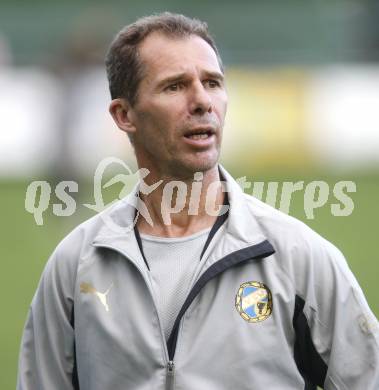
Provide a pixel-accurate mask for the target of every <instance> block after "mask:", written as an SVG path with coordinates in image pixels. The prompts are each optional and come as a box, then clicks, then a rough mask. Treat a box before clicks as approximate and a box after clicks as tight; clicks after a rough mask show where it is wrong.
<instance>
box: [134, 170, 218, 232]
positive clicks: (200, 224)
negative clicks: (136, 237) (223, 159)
mask: <svg viewBox="0 0 379 390" xmlns="http://www.w3.org/2000/svg"><path fill="white" fill-rule="evenodd" d="M158 176H159V175H157V174H155V173H154V172H150V173H149V175H148V176H147V177H146V178H144V179H143V180H144V184H142V185H141V191H140V198H141V199H142V201H143V202H144V204H145V205H146V207H147V210H148V212H149V215H150V217H151V220H152V225H150V224H149V223H148V222H147V221H146V220H145V219H144V218H143V217H141V216H140V218H139V219H138V221H137V228H138V230H139V231H140V232H141V233H145V234H150V235H155V236H163V237H179V236H186V235H190V234H194V233H196V232H198V231H201V230H204V229H207V228H209V227H211V226H213V224H214V223H215V221H216V219H217V210H218V209H219V208H220V206H221V205H222V204H223V202H224V193H223V188H222V183H221V181H220V175H219V172H218V167H217V166H215V167H213V168H212V169H210V170H208V171H205V172H201V173H197V174H195V175H192V177H186V178H180V179H179V178H177V177H172V176H169V175H166V176H163V177H162V176H161V177H158ZM159 181H161V184H160V185H159V186H158V187H157V188H156V189H155V190H153V191H151V192H149V189H148V188H149V187H150V188H151V186H153V185H154V184H155V183H158V182H159ZM145 184H146V186H145Z"/></svg>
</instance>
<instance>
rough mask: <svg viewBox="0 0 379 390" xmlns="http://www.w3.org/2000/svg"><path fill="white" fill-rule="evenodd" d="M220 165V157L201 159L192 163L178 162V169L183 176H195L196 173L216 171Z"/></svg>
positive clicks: (191, 161)
mask: <svg viewBox="0 0 379 390" xmlns="http://www.w3.org/2000/svg"><path fill="white" fill-rule="evenodd" d="M217 164H218V156H217V157H214V158H199V159H194V160H190V161H188V160H187V161H181V162H180V163H179V162H178V164H177V168H178V169H179V172H180V173H181V174H184V175H186V176H189V175H190V176H193V174H194V173H196V172H207V171H210V170H212V169H214V168H215V167H216V166H217Z"/></svg>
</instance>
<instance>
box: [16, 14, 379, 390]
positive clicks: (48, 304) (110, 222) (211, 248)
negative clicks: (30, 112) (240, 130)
mask: <svg viewBox="0 0 379 390" xmlns="http://www.w3.org/2000/svg"><path fill="white" fill-rule="evenodd" d="M107 72H108V78H109V83H110V90H111V95H112V99H113V100H112V102H111V104H110V113H111V114H112V117H113V118H114V120H115V122H116V124H117V125H118V127H119V128H120V129H121V130H123V131H125V132H126V133H127V134H128V135H129V137H130V139H131V142H132V144H133V147H134V150H135V154H136V158H137V162H138V166H139V167H140V168H146V169H148V170H149V174H148V175H147V176H146V177H145V178H144V181H141V182H140V183H139V185H138V186H137V187H136V188H135V190H134V191H133V192H132V194H131V195H129V196H128V197H127V198H125V199H124V200H122V201H120V202H118V203H117V204H115V205H114V206H112V207H111V208H110V209H107V210H105V211H104V212H103V213H101V214H100V215H97V216H95V217H93V218H92V219H90V220H89V221H87V222H85V223H83V224H82V225H80V226H79V227H78V228H76V229H75V230H74V231H73V232H72V233H71V234H69V235H68V236H67V237H66V238H65V239H64V240H63V241H62V242H61V243H60V244H59V245H58V247H57V249H56V250H55V251H54V253H53V254H52V256H51V258H50V260H49V262H48V264H47V266H46V269H45V271H44V273H43V276H42V279H41V282H40V285H39V287H38V290H37V292H36V295H35V297H34V299H33V302H32V305H31V309H30V312H29V317H28V320H27V324H26V327H25V331H24V336H23V341H22V348H21V355H20V364H19V377H18V389H19V390H26V389H28V390H30V389H36V390H37V389H38V390H51V389H62V390H65V389H78V388H80V389H82V390H97V389H99V390H100V389H101V390H106V389H112V390H118V389H136V390H137V389H154V390H155V389H186V390H199V389H201V390H203V389H204V390H215V389H217V390H220V389H225V390H230V389H233V388H234V389H239V390H242V389H270V390H274V389H280V390H294V389H299V390H300V389H315V388H316V386H317V385H319V386H320V387H323V388H325V389H330V390H332V389H333V390H335V389H339V390H342V389H349V390H374V389H378V388H379V348H378V343H379V332H378V322H377V320H376V318H375V317H374V315H373V314H372V312H371V311H370V309H369V308H368V305H367V303H366V301H365V298H364V296H363V294H362V291H361V289H360V288H359V286H358V284H357V282H356V280H355V279H354V277H353V275H352V274H351V272H350V270H349V269H348V267H347V265H346V262H345V259H344V257H343V255H342V254H341V253H340V252H339V250H338V249H336V248H335V247H334V246H333V245H332V244H330V243H329V242H328V241H326V240H325V239H323V238H321V237H320V236H319V235H318V234H316V233H315V232H313V231H312V230H311V229H309V228H307V227H306V226H305V225H304V224H302V223H301V222H299V221H297V220H295V219H294V218H291V217H289V216H287V215H285V214H283V213H281V212H279V211H277V210H275V209H273V208H271V207H269V206H267V205H265V204H264V203H262V202H260V201H258V200H256V199H254V198H252V197H250V196H247V195H245V194H243V192H242V191H241V189H240V188H239V186H238V185H237V183H236V182H235V181H234V180H233V178H232V177H231V176H230V175H229V174H228V173H227V172H226V171H225V169H224V168H222V167H221V166H219V165H218V158H219V153H220V145H221V138H222V128H223V124H224V117H225V113H226V107H227V94H226V91H225V85H224V74H223V68H222V63H221V60H220V57H219V55H218V52H217V49H216V46H215V43H214V41H213V40H212V38H211V37H210V35H209V33H208V31H207V28H206V25H205V24H204V23H201V22H199V21H197V20H192V19H189V18H186V17H184V16H181V15H175V14H169V13H164V14H161V15H156V16H151V17H147V18H142V19H140V20H138V21H136V22H135V23H134V24H132V25H130V26H127V27H126V28H125V29H124V30H123V31H121V32H120V33H119V34H118V35H117V37H116V38H115V40H114V42H113V43H112V45H111V47H110V50H109V53H108V56H107ZM183 194H184V195H183ZM178 202H182V206H181V207H176V204H177V203H178ZM133 205H134V207H133ZM140 205H144V206H145V211H146V210H147V213H145V215H148V216H150V220H149V221H148V219H149V218H143V217H142V216H141V215H142V213H138V212H137V213H136V210H141V208H140ZM173 210H175V212H173ZM225 211H226V212H225ZM134 221H136V225H135V227H134V229H133V224H134ZM116 227H118V228H119V229H117V228H116Z"/></svg>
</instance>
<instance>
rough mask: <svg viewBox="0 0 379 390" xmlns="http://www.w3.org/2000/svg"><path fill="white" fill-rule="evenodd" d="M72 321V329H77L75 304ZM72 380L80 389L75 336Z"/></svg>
mask: <svg viewBox="0 0 379 390" xmlns="http://www.w3.org/2000/svg"><path fill="white" fill-rule="evenodd" d="M70 323H71V326H72V329H73V330H75V314H74V306H72V311H71V319H70ZM71 382H72V386H73V388H74V390H80V388H79V378H78V366H77V362H76V345H75V336H74V367H73V369H72V378H71Z"/></svg>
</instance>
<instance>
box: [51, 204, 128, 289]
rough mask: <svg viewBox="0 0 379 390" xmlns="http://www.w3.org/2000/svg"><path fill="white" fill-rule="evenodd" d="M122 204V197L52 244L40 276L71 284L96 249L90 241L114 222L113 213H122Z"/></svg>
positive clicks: (123, 205) (123, 207)
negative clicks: (55, 244)
mask: <svg viewBox="0 0 379 390" xmlns="http://www.w3.org/2000/svg"><path fill="white" fill-rule="evenodd" d="M125 208H126V204H125V202H124V201H123V200H121V201H118V202H116V203H115V204H114V205H112V206H110V207H109V208H107V209H105V210H103V211H102V212H100V213H98V214H96V215H94V216H93V217H91V218H89V219H88V220H86V221H84V222H82V223H80V224H79V225H78V226H76V227H75V228H74V229H73V230H72V231H71V232H70V233H68V234H67V235H66V236H65V237H64V238H63V239H62V240H61V241H60V242H59V243H58V245H57V246H56V248H55V250H54V251H53V253H52V254H51V256H50V258H49V259H48V262H47V264H46V267H45V270H44V276H45V277H49V278H53V279H55V280H56V281H58V280H61V281H63V283H65V284H72V285H74V284H75V279H76V274H77V272H78V270H79V268H80V267H81V265H83V264H84V263H86V262H88V261H90V259H91V258H93V253H94V251H95V250H96V249H95V247H94V246H93V241H94V239H95V238H96V236H98V235H99V234H102V232H103V231H104V230H105V228H106V227H107V225H109V224H111V223H112V222H113V223H114V224H115V226H118V225H117V223H116V222H115V215H122V214H123V213H124V211H125Z"/></svg>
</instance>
